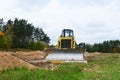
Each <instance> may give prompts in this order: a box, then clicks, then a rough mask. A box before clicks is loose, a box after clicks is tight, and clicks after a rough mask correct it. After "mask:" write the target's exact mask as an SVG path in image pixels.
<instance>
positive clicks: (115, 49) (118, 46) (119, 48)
mask: <svg viewBox="0 0 120 80" xmlns="http://www.w3.org/2000/svg"><path fill="white" fill-rule="evenodd" d="M78 47H79V48H81V49H83V50H86V51H88V52H103V53H120V41H119V40H108V41H104V42H103V43H95V44H93V45H91V44H85V43H79V44H78Z"/></svg>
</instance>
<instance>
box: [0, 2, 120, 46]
mask: <svg viewBox="0 0 120 80" xmlns="http://www.w3.org/2000/svg"><path fill="white" fill-rule="evenodd" d="M119 4H120V1H119V0H9V1H8V0H2V1H1V3H0V10H1V11H0V15H1V18H4V21H7V20H8V19H13V20H14V18H16V17H17V18H20V19H21V18H23V19H27V20H28V21H29V22H30V23H32V24H33V25H35V26H39V27H41V28H43V30H44V31H45V32H46V33H47V34H48V36H49V37H50V38H51V43H52V44H56V43H57V39H58V36H59V35H60V34H61V30H62V29H64V28H70V29H73V30H74V33H75V36H76V41H77V43H79V42H86V43H91V44H92V43H98V42H102V41H104V40H116V39H120V31H119V28H120V5H119Z"/></svg>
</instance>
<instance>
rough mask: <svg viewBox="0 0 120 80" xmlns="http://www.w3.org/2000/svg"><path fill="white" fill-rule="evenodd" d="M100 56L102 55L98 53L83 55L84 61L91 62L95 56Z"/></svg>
mask: <svg viewBox="0 0 120 80" xmlns="http://www.w3.org/2000/svg"><path fill="white" fill-rule="evenodd" d="M100 54H102V53H100V52H93V53H85V54H84V58H85V60H87V61H91V60H94V59H95V58H96V57H97V56H99V55H100Z"/></svg>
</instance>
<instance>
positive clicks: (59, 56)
mask: <svg viewBox="0 0 120 80" xmlns="http://www.w3.org/2000/svg"><path fill="white" fill-rule="evenodd" d="M45 60H47V61H49V62H53V63H54V62H58V63H64V62H84V63H87V62H86V61H85V60H84V53H83V52H80V51H78V50H53V51H52V52H51V53H50V54H48V55H47V56H46V58H45Z"/></svg>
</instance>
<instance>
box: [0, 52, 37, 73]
mask: <svg viewBox="0 0 120 80" xmlns="http://www.w3.org/2000/svg"><path fill="white" fill-rule="evenodd" d="M11 54H13V52H3V51H0V71H2V70H3V69H8V68H13V67H27V68H28V69H34V68H37V67H36V66H34V65H32V64H30V63H28V62H25V61H24V60H22V59H19V58H17V57H15V56H12V55H11Z"/></svg>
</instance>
